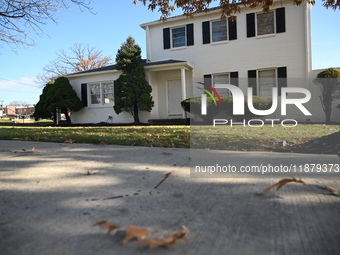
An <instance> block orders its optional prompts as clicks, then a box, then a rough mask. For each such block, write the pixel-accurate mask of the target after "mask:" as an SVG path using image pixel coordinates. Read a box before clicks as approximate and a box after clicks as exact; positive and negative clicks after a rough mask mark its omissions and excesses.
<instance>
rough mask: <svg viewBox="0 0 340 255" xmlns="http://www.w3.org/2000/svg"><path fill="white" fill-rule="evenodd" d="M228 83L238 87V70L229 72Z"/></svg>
mask: <svg viewBox="0 0 340 255" xmlns="http://www.w3.org/2000/svg"><path fill="white" fill-rule="evenodd" d="M230 84H232V85H235V86H237V87H238V72H231V73H230Z"/></svg>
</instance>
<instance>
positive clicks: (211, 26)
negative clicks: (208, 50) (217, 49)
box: [210, 19, 229, 44]
mask: <svg viewBox="0 0 340 255" xmlns="http://www.w3.org/2000/svg"><path fill="white" fill-rule="evenodd" d="M218 21H225V22H226V23H227V40H221V41H216V42H214V41H213V22H218ZM210 31H211V32H210V42H211V44H219V43H226V42H229V22H228V19H225V20H220V19H219V20H211V21H210Z"/></svg>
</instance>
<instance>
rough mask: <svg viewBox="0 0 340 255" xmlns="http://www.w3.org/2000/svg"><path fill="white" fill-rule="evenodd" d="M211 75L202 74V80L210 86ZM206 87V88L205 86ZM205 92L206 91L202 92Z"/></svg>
mask: <svg viewBox="0 0 340 255" xmlns="http://www.w3.org/2000/svg"><path fill="white" fill-rule="evenodd" d="M211 77H212V75H211V74H205V75H204V76H203V82H204V83H205V84H208V85H210V86H212V78H211ZM206 89H208V88H206ZM209 91H210V89H209ZM204 93H205V94H206V92H204Z"/></svg>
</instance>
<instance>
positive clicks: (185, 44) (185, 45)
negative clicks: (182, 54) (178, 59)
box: [170, 25, 188, 49]
mask: <svg viewBox="0 0 340 255" xmlns="http://www.w3.org/2000/svg"><path fill="white" fill-rule="evenodd" d="M178 28H184V45H183V46H176V47H174V41H173V30H175V29H178ZM170 38H171V41H170V43H171V49H181V48H185V47H187V43H188V42H187V28H186V26H185V25H183V26H176V27H172V28H171V33H170Z"/></svg>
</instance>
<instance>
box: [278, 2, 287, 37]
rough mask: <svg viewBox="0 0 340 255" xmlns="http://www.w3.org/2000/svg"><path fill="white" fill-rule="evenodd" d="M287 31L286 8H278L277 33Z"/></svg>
mask: <svg viewBox="0 0 340 255" xmlns="http://www.w3.org/2000/svg"><path fill="white" fill-rule="evenodd" d="M284 32H286V15H285V8H284V7H282V8H278V9H276V33H284Z"/></svg>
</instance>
